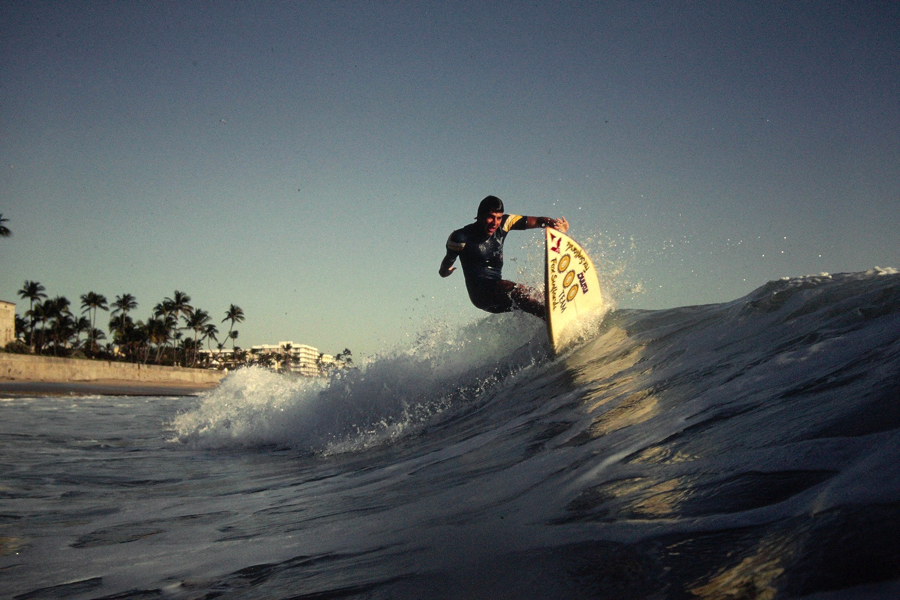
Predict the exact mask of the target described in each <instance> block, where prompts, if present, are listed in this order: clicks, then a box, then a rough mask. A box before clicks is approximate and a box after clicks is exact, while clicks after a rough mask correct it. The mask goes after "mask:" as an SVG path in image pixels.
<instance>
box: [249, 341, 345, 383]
mask: <svg viewBox="0 0 900 600" xmlns="http://www.w3.org/2000/svg"><path fill="white" fill-rule="evenodd" d="M250 354H251V355H252V356H254V357H256V358H262V357H264V356H266V355H268V356H270V357H272V359H273V360H274V361H276V362H277V363H278V365H277V366H278V367H279V368H280V369H282V370H285V371H290V372H292V373H297V374H298V375H305V376H307V377H315V376H317V375H320V374H321V372H322V370H321V368H320V367H321V366H322V365H324V364H330V363H333V362H334V357H332V356H331V355H329V354H320V353H319V349H318V348H313V347H312V346H307V345H305V344H295V343H294V342H292V341H291V342H278V344H277V345H274V344H263V345H260V346H253V347H251V348H250ZM320 356H321V358H320Z"/></svg>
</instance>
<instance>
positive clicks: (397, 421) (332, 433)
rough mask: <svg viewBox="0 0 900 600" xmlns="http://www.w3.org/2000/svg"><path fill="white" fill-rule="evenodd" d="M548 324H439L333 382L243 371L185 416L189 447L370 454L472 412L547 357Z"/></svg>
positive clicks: (180, 429) (520, 318)
mask: <svg viewBox="0 0 900 600" xmlns="http://www.w3.org/2000/svg"><path fill="white" fill-rule="evenodd" d="M545 340H546V334H545V333H544V330H543V325H542V324H541V323H540V321H537V320H536V319H534V318H533V317H531V316H528V315H524V314H521V313H513V314H505V315H491V316H488V317H486V318H484V319H481V320H479V321H476V322H474V323H471V324H469V325H467V326H465V327H463V328H462V329H460V330H452V329H450V328H449V327H447V326H445V325H443V324H435V325H434V326H433V327H432V328H431V329H430V330H428V331H426V332H423V333H422V334H421V335H420V336H419V337H418V338H417V339H416V340H415V341H414V342H413V343H411V344H410V345H408V346H404V347H400V348H397V349H395V350H393V351H391V352H388V353H385V354H384V355H382V356H379V357H376V358H375V359H372V360H369V361H367V362H366V363H365V364H363V365H361V367H360V368H359V369H348V370H343V371H339V372H337V374H336V375H335V376H334V377H332V378H331V379H309V378H297V377H294V376H288V375H280V374H276V373H273V372H271V371H268V370H266V369H262V368H259V367H250V368H244V369H239V370H237V371H235V372H234V373H232V374H231V375H229V376H228V377H227V378H226V379H225V380H224V381H223V382H222V384H221V385H220V386H219V387H218V388H217V389H215V390H213V391H211V392H209V393H207V394H205V395H204V396H202V398H201V400H200V405H199V406H198V407H197V408H195V409H193V410H190V411H188V412H185V413H184V414H181V415H179V416H178V417H177V418H176V419H175V421H174V423H173V428H174V430H175V431H176V433H177V437H178V439H179V440H180V441H182V442H186V443H193V444H199V445H201V446H207V447H219V446H250V447H253V446H271V445H274V446H284V447H291V448H298V449H304V450H310V451H315V452H324V453H334V452H347V451H356V450H363V449H366V448H369V447H372V446H374V445H377V444H380V443H383V442H385V441H390V440H394V439H396V438H397V437H399V436H402V435H405V434H407V433H409V432H410V431H415V430H416V429H417V428H418V427H421V426H423V425H425V424H427V423H430V422H433V420H434V419H435V418H436V417H437V416H438V415H441V414H443V413H446V412H447V411H451V412H456V411H460V410H468V409H470V408H472V406H473V403H474V402H476V401H477V399H478V398H479V397H480V396H481V395H482V394H483V393H484V391H485V390H487V389H489V388H490V387H491V386H493V385H496V384H497V382H499V381H500V380H502V379H504V378H506V377H508V376H509V375H510V374H511V373H514V372H517V371H520V370H522V369H523V368H526V367H528V366H530V365H532V364H534V363H535V362H537V361H539V360H542V359H543V358H545V357H546V341H545Z"/></svg>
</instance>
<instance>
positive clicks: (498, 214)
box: [475, 196, 503, 235]
mask: <svg viewBox="0 0 900 600" xmlns="http://www.w3.org/2000/svg"><path fill="white" fill-rule="evenodd" d="M475 220H476V221H477V222H478V223H480V224H481V226H482V227H483V228H484V232H485V233H486V234H488V235H494V232H495V231H497V228H498V227H500V223H501V222H502V221H503V200H501V199H500V198H498V197H497V196H488V197H487V198H485V199H484V200H482V201H481V204H479V205H478V216H477V217H475Z"/></svg>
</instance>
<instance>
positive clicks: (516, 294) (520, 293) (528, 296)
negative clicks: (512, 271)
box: [504, 281, 547, 321]
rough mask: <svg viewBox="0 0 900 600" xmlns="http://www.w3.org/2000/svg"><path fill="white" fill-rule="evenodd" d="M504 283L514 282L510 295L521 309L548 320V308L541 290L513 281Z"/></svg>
mask: <svg viewBox="0 0 900 600" xmlns="http://www.w3.org/2000/svg"><path fill="white" fill-rule="evenodd" d="M504 283H510V284H512V288H511V289H510V290H509V296H510V298H512V301H513V304H515V306H516V308H518V309H519V310H522V311H525V312H527V313H528V314H530V315H534V316H536V317H537V318H539V319H542V320H545V321H546V320H547V310H546V306H545V304H544V300H543V298H541V297H540V292H539V291H538V290H536V289H534V288H530V287H525V286H524V285H521V284H515V283H512V282H511V281H505V282H504Z"/></svg>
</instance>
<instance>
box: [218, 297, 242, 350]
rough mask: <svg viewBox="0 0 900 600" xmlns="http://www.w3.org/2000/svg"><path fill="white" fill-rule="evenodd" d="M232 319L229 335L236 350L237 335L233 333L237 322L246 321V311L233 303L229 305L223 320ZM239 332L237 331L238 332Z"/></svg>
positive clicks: (232, 346)
mask: <svg viewBox="0 0 900 600" xmlns="http://www.w3.org/2000/svg"><path fill="white" fill-rule="evenodd" d="M225 321H231V325H230V326H229V327H228V337H230V338H231V349H232V350H234V340H236V339H237V335H231V332H232V330H233V329H234V324H235V323H242V322H243V321H244V311H243V310H241V307H240V306H238V305H236V304H232V305H231V306H229V307H228V310H226V311H225V318H224V319H222V322H223V323H224V322H225ZM236 333H237V332H235V334H236Z"/></svg>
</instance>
